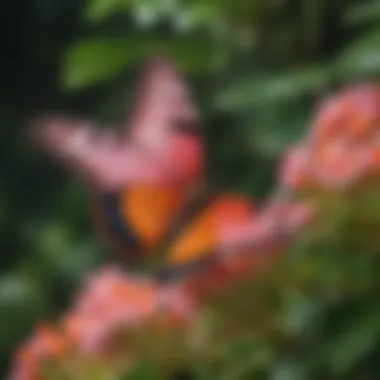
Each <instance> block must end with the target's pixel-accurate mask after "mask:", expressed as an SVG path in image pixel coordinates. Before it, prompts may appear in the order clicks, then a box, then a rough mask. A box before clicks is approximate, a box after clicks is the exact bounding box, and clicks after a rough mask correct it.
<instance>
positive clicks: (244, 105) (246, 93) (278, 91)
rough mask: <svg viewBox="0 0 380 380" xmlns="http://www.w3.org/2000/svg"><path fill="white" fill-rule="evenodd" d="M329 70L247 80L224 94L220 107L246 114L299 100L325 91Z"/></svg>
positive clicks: (220, 97)
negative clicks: (258, 108)
mask: <svg viewBox="0 0 380 380" xmlns="http://www.w3.org/2000/svg"><path fill="white" fill-rule="evenodd" d="M330 74H331V73H330V67H329V66H317V67H309V68H305V69H300V70H294V71H291V72H287V73H282V74H279V75H267V76H266V77H264V76H263V75H259V74H257V75H256V76H254V77H252V76H251V77H246V78H244V79H243V80H241V81H239V82H238V83H235V84H233V85H232V86H229V87H227V88H225V89H224V90H222V91H221V92H220V94H219V95H218V96H217V98H216V106H217V107H218V108H222V109H227V110H244V109H249V108H250V107H253V106H264V105H266V104H273V103H278V102H288V101H290V100H292V99H299V98H300V97H302V96H303V95H305V94H314V93H316V92H318V91H320V90H321V89H323V88H324V87H325V86H326V84H327V83H328V81H329V79H330Z"/></svg>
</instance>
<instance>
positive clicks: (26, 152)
mask: <svg viewBox="0 0 380 380" xmlns="http://www.w3.org/2000/svg"><path fill="white" fill-rule="evenodd" d="M0 20H1V22H0V29H1V38H2V40H3V41H2V54H1V61H0V67H1V70H0V76H1V82H0V83H1V86H0V91H1V98H2V101H1V103H0V110H1V123H2V127H1V129H0V130H1V135H2V137H1V141H2V149H1V155H2V156H3V157H2V163H3V164H4V167H3V170H2V173H3V174H2V176H1V178H2V186H1V188H0V223H1V249H0V252H1V254H0V263H1V266H0V270H1V271H0V368H1V371H4V370H6V368H7V366H8V365H9V359H10V355H11V353H12V351H13V350H14V349H15V347H16V346H17V345H18V344H19V343H20V341H21V340H23V339H25V338H26V337H27V336H28V334H29V333H30V332H31V329H32V326H33V325H34V324H35V323H36V321H38V320H40V319H41V318H43V319H44V318H53V317H54V316H56V315H58V314H59V313H60V312H61V311H62V310H63V308H65V307H67V305H68V304H69V302H70V299H71V297H72V295H73V293H74V292H75V290H76V289H77V288H78V286H79V285H80V281H81V280H82V279H83V277H84V276H85V275H86V273H89V272H91V270H92V269H93V268H95V267H98V266H99V265H100V264H101V263H103V262H105V261H107V259H108V258H107V252H106V249H105V247H104V246H103V245H102V244H101V243H99V242H98V240H97V239H96V237H95V236H94V234H93V232H92V229H91V217H90V212H89V207H90V205H89V200H88V196H87V194H86V192H85V191H84V189H82V187H81V186H80V185H78V184H77V183H76V182H75V181H74V180H73V179H72V178H71V177H70V176H68V175H66V173H65V172H64V171H63V170H62V169H61V168H60V167H59V166H57V165H55V164H53V163H52V162H51V161H49V160H48V159H47V158H46V157H45V156H44V155H42V154H41V153H40V152H39V151H37V150H36V149H35V148H34V147H33V146H32V144H31V143H30V141H29V137H28V123H29V120H30V118H32V117H33V116H34V115H38V114H41V113H44V112H56V111H59V112H63V113H75V114H82V115H86V116H89V117H91V118H93V119H96V120H97V121H100V122H105V123H107V124H115V125H118V124H121V123H122V122H123V120H124V119H125V117H126V115H127V112H128V104H129V99H130V97H131V96H132V93H133V88H134V87H133V86H134V85H135V84H136V82H135V81H136V73H137V72H138V68H139V67H140V65H141V63H142V62H144V60H145V59H147V58H149V57H150V56H151V55H152V54H154V53H155V52H157V51H159V52H164V53H166V54H167V55H168V56H169V57H171V58H172V59H173V60H174V61H175V62H177V63H178V65H179V67H180V68H181V69H182V71H183V72H184V73H185V74H186V75H187V77H188V80H189V83H190V84H191V87H192V89H193V90H194V94H195V96H196V99H197V103H198V105H199V107H200V110H201V112H202V116H203V120H204V124H205V125H206V132H207V144H208V147H209V155H210V157H209V177H210V180H211V181H213V182H215V183H217V184H218V185H219V186H221V187H223V188H229V189H233V190H234V191H238V192H242V193H245V194H247V195H249V196H252V197H254V198H255V199H258V200H259V199H262V197H264V196H265V195H266V194H267V193H268V191H269V190H270V189H271V187H272V185H273V180H274V178H275V174H276V165H277V163H278V160H279V159H280V158H281V154H282V152H283V150H284V149H285V148H286V147H287V146H288V145H289V144H290V143H292V142H293V141H295V140H296V139H297V138H298V137H299V136H300V135H301V133H302V130H303V129H304V128H305V127H306V126H307V123H308V121H309V119H310V113H311V111H312V110H313V106H314V104H315V100H316V99H317V98H319V97H321V96H323V95H325V94H327V93H328V92H330V91H332V90H334V88H336V87H337V86H339V85H340V84H342V83H350V82H354V81H357V80H363V79H368V78H376V77H378V76H379V74H380V1H376V0H372V1H370V0H339V1H332V0H234V1H230V0H188V1H180V0H160V1H158V0H89V1H86V2H83V1H78V0H55V1H51V0H29V1H28V0H27V1H22V0H7V1H6V0H5V1H3V2H2V4H1V5H0ZM363 313H364V312H363ZM364 314H365V313H364ZM366 323H367V322H365V321H364V322H363V324H366ZM369 335H371V334H369ZM371 336H372V335H371ZM355 344H356V343H353V345H355ZM373 345H374V346H373V347H372V348H374V347H375V343H373ZM339 349H340V348H339V347H338V348H337V350H339ZM348 357H349V359H347V360H348V361H351V360H353V359H352V358H351V357H350V356H348ZM288 365H289V366H290V365H291V363H288ZM286 371H288V373H290V372H289V371H290V370H289V369H287V368H284V369H283V375H282V376H283V377H278V378H277V377H276V380H279V379H281V380H282V379H289V380H292V379H293V378H294V377H292V375H291V376H290V377H289V376H288V377H286V373H287V372H286ZM291 373H293V374H294V372H291ZM360 376H361V375H360ZM365 376H366V375H365V374H363V376H362V377H355V379H356V378H357V379H359V378H360V379H363V380H364V379H378V378H380V375H379V376H377V375H374V377H370V376H372V375H368V376H369V377H365ZM301 378H302V377H301ZM304 378H305V379H307V377H304ZM342 378H343V379H345V378H347V377H342Z"/></svg>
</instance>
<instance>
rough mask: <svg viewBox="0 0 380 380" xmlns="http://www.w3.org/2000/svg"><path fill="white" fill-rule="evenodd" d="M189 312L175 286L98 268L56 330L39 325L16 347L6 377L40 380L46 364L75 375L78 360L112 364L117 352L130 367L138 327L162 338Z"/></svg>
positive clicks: (190, 305) (190, 304) (185, 321)
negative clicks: (19, 346)
mask: <svg viewBox="0 0 380 380" xmlns="http://www.w3.org/2000/svg"><path fill="white" fill-rule="evenodd" d="M195 312H196V307H195V303H194V301H193V299H192V298H191V297H190V294H189V293H187V292H185V289H184V288H183V287H181V286H179V285H174V286H173V285H163V286H160V285H159V284H158V283H157V282H155V281H154V280H153V279H150V278H145V277H141V276H129V275H127V274H126V273H124V272H122V271H121V270H119V269H117V268H113V267H109V268H104V269H102V270H101V271H100V272H99V273H96V274H94V275H92V276H91V278H89V280H88V282H87V284H86V286H85V288H84V290H83V291H82V292H81V293H80V294H79V296H78V297H77V299H76V300H75V302H74V306H73V308H72V310H70V311H69V312H68V313H67V314H66V315H64V316H63V317H62V319H61V320H60V321H59V323H58V326H57V327H56V328H54V327H52V326H48V325H45V324H42V325H41V326H39V327H38V328H37V331H36V333H35V335H34V336H33V337H32V339H31V340H30V341H28V342H27V343H26V344H25V345H24V346H22V347H21V349H20V350H19V352H18V354H17V356H16V363H15V364H16V365H15V372H14V373H13V375H12V377H11V379H12V380H39V379H45V378H46V372H44V368H45V365H46V364H48V363H49V362H54V363H55V365H57V366H59V367H60V369H61V370H62V371H63V372H64V373H70V372H71V371H75V373H76V374H77V375H78V371H79V372H80V362H82V363H83V362H88V361H94V360H96V361H98V362H99V361H101V360H103V361H104V360H107V361H108V363H115V361H116V360H117V359H118V357H119V356H120V354H121V353H125V357H124V360H123V362H124V363H128V364H130V362H129V361H128V360H126V359H127V358H128V356H129V357H130V359H132V354H133V353H132V352H129V351H128V349H129V346H130V344H131V342H132V341H133V340H134V339H136V338H135V337H134V334H136V333H139V327H141V326H144V329H150V331H152V332H156V333H158V334H160V333H165V334H167V333H168V330H170V332H172V331H173V330H176V329H179V328H182V329H185V328H186V327H188V325H189V324H190V323H191V322H192V321H193V320H194V314H195ZM137 338H138V337H137ZM125 341H127V343H125ZM84 371H85V370H84Z"/></svg>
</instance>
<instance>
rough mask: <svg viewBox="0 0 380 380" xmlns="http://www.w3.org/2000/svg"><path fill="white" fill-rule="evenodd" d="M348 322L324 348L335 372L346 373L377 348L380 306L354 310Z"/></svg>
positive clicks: (379, 335)
mask: <svg viewBox="0 0 380 380" xmlns="http://www.w3.org/2000/svg"><path fill="white" fill-rule="evenodd" d="M352 313H353V314H354V315H353V316H352V315H351V316H348V322H343V326H342V327H341V328H340V330H339V332H338V333H337V334H336V335H335V336H334V337H333V338H332V339H331V340H330V342H329V344H327V345H326V346H325V348H324V355H325V358H326V361H327V363H328V364H329V367H330V369H331V370H332V371H333V373H334V374H344V373H346V372H347V371H349V370H350V368H352V367H353V366H354V365H355V364H356V363H358V361H359V360H360V359H362V358H363V357H364V355H365V354H367V353H368V352H370V351H371V349H373V348H375V346H376V343H377V342H378V340H379V338H380V308H379V306H378V305H376V303H370V304H369V305H368V306H367V307H360V308H359V309H357V310H353V311H352Z"/></svg>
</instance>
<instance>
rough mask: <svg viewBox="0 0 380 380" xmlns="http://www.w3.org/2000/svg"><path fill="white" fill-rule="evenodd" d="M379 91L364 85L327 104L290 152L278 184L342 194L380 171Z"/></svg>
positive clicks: (320, 109) (325, 103)
mask: <svg viewBox="0 0 380 380" xmlns="http://www.w3.org/2000/svg"><path fill="white" fill-rule="evenodd" d="M379 125H380V86H377V85H373V84H363V85H357V86H354V87H349V88H346V89H343V90H342V91H341V93H339V94H337V95H333V96H332V97H330V98H327V99H325V100H324V101H323V102H322V103H321V104H320V106H319V107H318V109H317V112H316V117H315V119H314V122H313V125H312V127H311V130H310V134H309V136H308V137H307V139H306V140H305V141H301V142H300V143H299V144H298V145H297V146H295V147H293V148H292V149H290V151H289V152H288V154H287V156H286V158H285V160H284V163H283V166H282V168H281V172H280V181H281V183H282V184H283V185H285V186H288V187H290V188H292V189H304V190H305V189H308V188H309V189H310V188H317V187H321V188H325V189H346V188H348V187H352V186H353V185H356V184H358V183H361V182H362V181H366V180H370V179H373V176H374V175H376V174H378V173H379V170H380V166H379V163H380V145H379V141H380V140H379V137H380V134H379Z"/></svg>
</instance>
